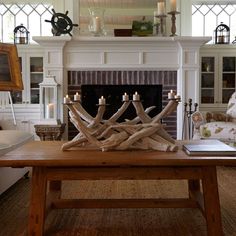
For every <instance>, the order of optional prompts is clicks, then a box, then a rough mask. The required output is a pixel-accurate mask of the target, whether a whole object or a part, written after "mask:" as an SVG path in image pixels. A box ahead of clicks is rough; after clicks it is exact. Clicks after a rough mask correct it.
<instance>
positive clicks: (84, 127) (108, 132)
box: [62, 92, 180, 151]
mask: <svg viewBox="0 0 236 236" xmlns="http://www.w3.org/2000/svg"><path fill="white" fill-rule="evenodd" d="M172 93H173V92H172ZM168 98H169V102H168V104H167V105H166V107H165V108H164V109H163V110H162V111H161V112H160V113H159V114H157V115H156V116H155V117H153V118H151V117H150V116H149V115H148V113H149V112H150V111H151V110H152V109H153V108H154V107H149V108H147V109H146V110H144V108H143V105H142V103H141V101H140V100H139V99H137V100H133V101H129V100H127V99H125V100H123V101H124V102H123V104H122V106H121V107H120V108H119V109H118V110H117V112H116V113H115V114H114V115H112V116H111V117H110V118H109V119H107V120H104V119H103V114H104V112H105V109H106V104H105V102H104V100H105V99H104V98H101V99H99V100H102V101H99V107H98V112H97V115H96V116H95V117H92V116H91V115H90V114H89V113H87V112H86V110H85V109H84V108H83V107H82V105H81V103H80V102H71V101H68V100H66V103H65V105H66V106H67V107H68V108H69V110H70V112H69V115H70V120H71V122H72V123H73V124H74V125H75V127H76V128H77V129H78V130H79V133H78V135H77V136H76V137H74V138H73V140H71V141H69V142H67V143H64V144H63V146H62V150H63V151H64V150H68V149H70V148H72V147H83V148H87V149H91V148H96V149H101V150H102V151H109V150H127V149H144V150H145V149H152V150H159V151H176V150H177V149H178V147H177V145H175V140H174V139H173V138H172V137H171V136H170V135H169V134H168V133H167V132H166V131H165V129H164V125H163V124H161V119H163V118H164V117H166V116H168V115H169V114H170V113H172V112H173V111H175V110H176V108H177V106H178V103H179V102H180V96H171V97H170V96H169V94H168ZM103 99H104V100H103ZM130 105H133V106H134V107H135V110H136V114H137V117H136V118H134V119H133V120H126V121H124V122H122V123H118V122H117V120H118V118H119V117H120V116H121V115H122V114H123V113H124V112H125V110H126V109H127V108H128V107H129V106H130Z"/></svg>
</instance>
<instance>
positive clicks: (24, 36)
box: [14, 24, 29, 44]
mask: <svg viewBox="0 0 236 236" xmlns="http://www.w3.org/2000/svg"><path fill="white" fill-rule="evenodd" d="M14 43H15V44H28V43H29V31H28V30H27V29H26V28H25V27H24V26H23V24H21V25H18V26H16V28H15V29H14Z"/></svg>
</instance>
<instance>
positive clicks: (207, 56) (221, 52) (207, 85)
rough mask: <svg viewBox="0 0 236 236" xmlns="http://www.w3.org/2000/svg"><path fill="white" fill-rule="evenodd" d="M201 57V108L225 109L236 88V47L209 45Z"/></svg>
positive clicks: (204, 48)
mask: <svg viewBox="0 0 236 236" xmlns="http://www.w3.org/2000/svg"><path fill="white" fill-rule="evenodd" d="M200 58H201V63H200V65H201V68H200V80H199V82H200V93H199V95H200V99H199V100H200V101H199V102H200V109H201V110H208V109H210V110H215V111H224V110H225V109H226V107H227V103H228V101H229V98H230V96H231V94H232V93H233V92H234V91H235V89H236V47H234V46H232V45H224V46H218V45H207V46H204V47H203V48H202V49H201V57H200Z"/></svg>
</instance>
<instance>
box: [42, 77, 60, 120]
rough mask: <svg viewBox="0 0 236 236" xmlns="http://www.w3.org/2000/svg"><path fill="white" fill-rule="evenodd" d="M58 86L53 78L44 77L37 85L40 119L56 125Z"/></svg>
mask: <svg viewBox="0 0 236 236" xmlns="http://www.w3.org/2000/svg"><path fill="white" fill-rule="evenodd" d="M58 86H59V84H58V83H57V82H56V80H55V76H50V75H48V76H46V77H45V78H44V79H43V82H42V83H40V84H39V88H40V118H41V120H46V121H47V122H48V121H52V122H50V123H53V121H55V123H57V119H58Z"/></svg>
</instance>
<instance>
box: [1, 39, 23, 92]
mask: <svg viewBox="0 0 236 236" xmlns="http://www.w3.org/2000/svg"><path fill="white" fill-rule="evenodd" d="M14 90H23V83H22V77H21V69H20V61H19V57H18V53H17V48H16V45H14V44H7V43H0V91H14Z"/></svg>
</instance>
